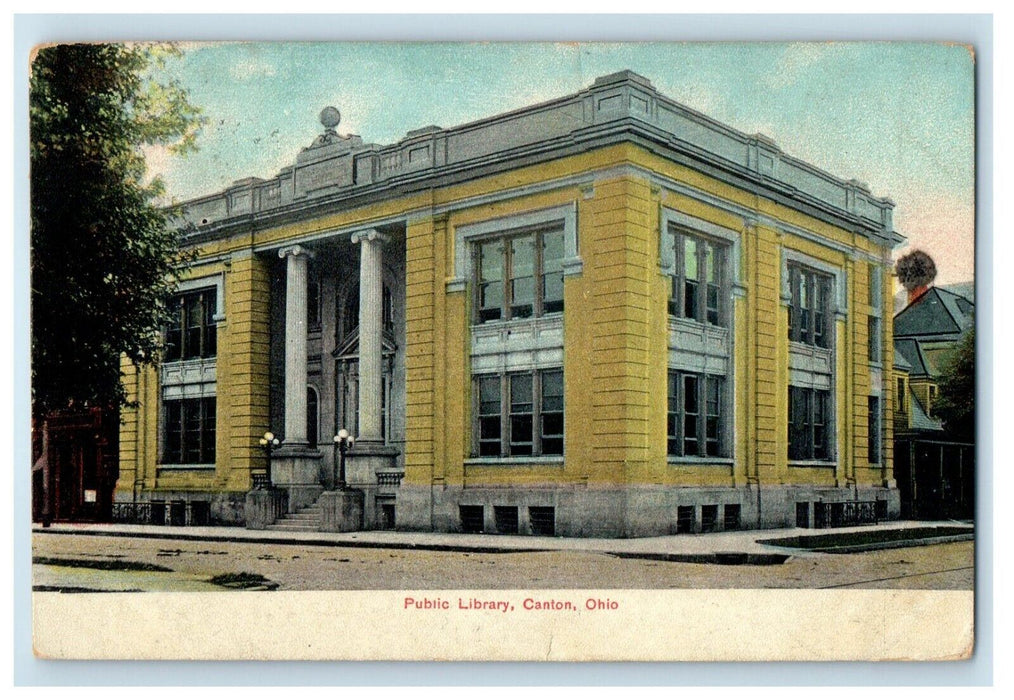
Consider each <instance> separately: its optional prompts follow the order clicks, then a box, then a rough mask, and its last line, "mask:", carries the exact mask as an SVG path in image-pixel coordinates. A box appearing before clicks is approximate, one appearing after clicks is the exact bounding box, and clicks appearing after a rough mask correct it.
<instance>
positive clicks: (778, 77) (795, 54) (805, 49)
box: [764, 43, 833, 90]
mask: <svg viewBox="0 0 1014 700" xmlns="http://www.w3.org/2000/svg"><path fill="white" fill-rule="evenodd" d="M832 47H833V44H829V43H801V44H789V45H787V46H786V47H785V50H784V51H783V52H782V55H781V57H780V58H779V59H778V62H777V63H776V64H775V66H774V68H772V69H771V72H770V73H768V74H767V75H766V76H765V77H764V84H765V85H767V86H768V87H770V88H772V89H775V90H781V89H783V88H787V87H789V86H791V85H793V84H794V83H795V82H796V81H797V80H799V78H800V77H801V76H802V74H803V72H804V71H805V70H806V69H807V68H809V67H810V66H812V65H813V64H815V63H818V62H819V61H821V60H823V59H824V57H826V56H827V55H828V54H829V53H830V50H831V48H832Z"/></svg>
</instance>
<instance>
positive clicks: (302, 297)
mask: <svg viewBox="0 0 1014 700" xmlns="http://www.w3.org/2000/svg"><path fill="white" fill-rule="evenodd" d="M311 255H312V254H311V253H310V251H308V250H307V249H306V248H303V247H302V246H298V245H294V246H289V247H287V248H282V249H281V250H279V251H278V257H280V258H285V259H286V267H285V444H286V445H293V446H305V445H306V444H307V442H306V281H307V272H306V266H307V261H308V260H309V259H310V257H311Z"/></svg>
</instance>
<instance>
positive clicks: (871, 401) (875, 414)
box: [867, 396, 880, 464]
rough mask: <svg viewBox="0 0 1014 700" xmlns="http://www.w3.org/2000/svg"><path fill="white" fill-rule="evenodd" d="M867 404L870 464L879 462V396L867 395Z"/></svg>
mask: <svg viewBox="0 0 1014 700" xmlns="http://www.w3.org/2000/svg"><path fill="white" fill-rule="evenodd" d="M867 400H868V405H869V417H868V420H867V426H868V430H869V433H868V434H869V440H870V444H869V459H870V464H880V397H879V396H869V397H867Z"/></svg>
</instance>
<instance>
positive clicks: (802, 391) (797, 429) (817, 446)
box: [789, 386, 831, 460]
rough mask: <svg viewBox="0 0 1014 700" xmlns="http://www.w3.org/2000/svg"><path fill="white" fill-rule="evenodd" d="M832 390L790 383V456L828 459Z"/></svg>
mask: <svg viewBox="0 0 1014 700" xmlns="http://www.w3.org/2000/svg"><path fill="white" fill-rule="evenodd" d="M830 422H831V393H830V392H829V391H826V390H823V389H808V388H804V387H799V386H790V387H789V459H791V460H829V459H830V458H831V453H830V443H831V439H830V430H829V426H830Z"/></svg>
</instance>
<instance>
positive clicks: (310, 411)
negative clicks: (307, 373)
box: [306, 386, 320, 447]
mask: <svg viewBox="0 0 1014 700" xmlns="http://www.w3.org/2000/svg"><path fill="white" fill-rule="evenodd" d="M319 422H320V421H319V413H318V410H317V390H316V389H314V388H313V387H312V386H308V387H306V441H307V442H308V443H310V447H316V446H317V439H318V434H319V432H318V424H319Z"/></svg>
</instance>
